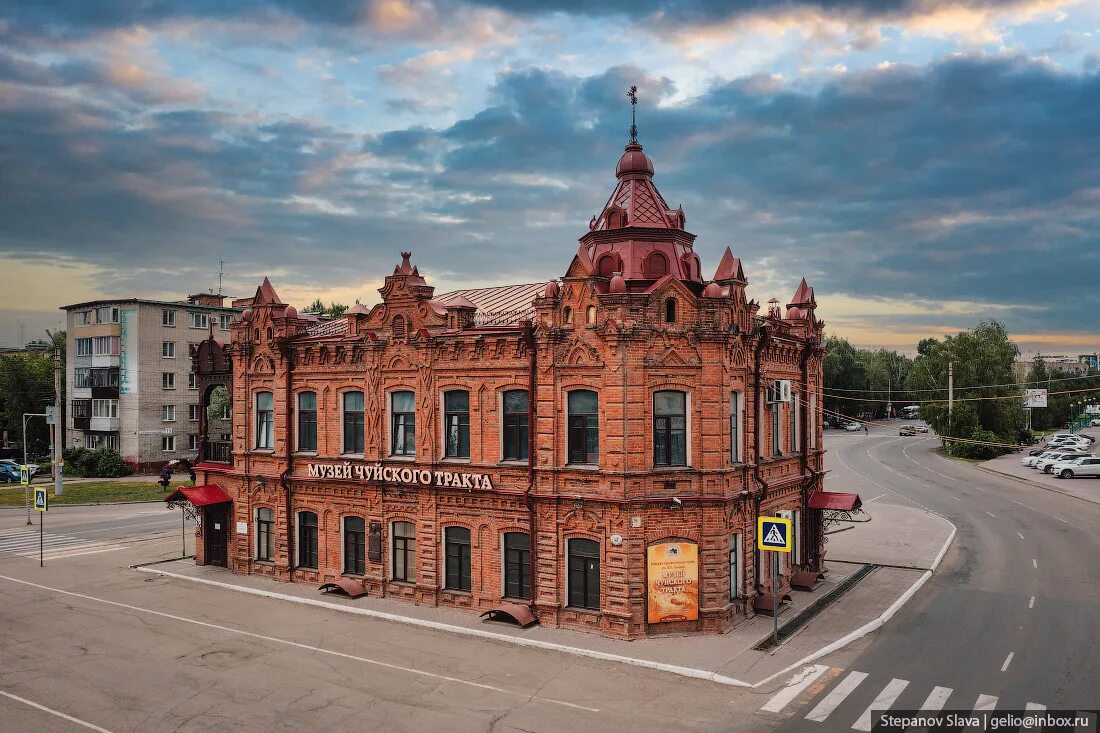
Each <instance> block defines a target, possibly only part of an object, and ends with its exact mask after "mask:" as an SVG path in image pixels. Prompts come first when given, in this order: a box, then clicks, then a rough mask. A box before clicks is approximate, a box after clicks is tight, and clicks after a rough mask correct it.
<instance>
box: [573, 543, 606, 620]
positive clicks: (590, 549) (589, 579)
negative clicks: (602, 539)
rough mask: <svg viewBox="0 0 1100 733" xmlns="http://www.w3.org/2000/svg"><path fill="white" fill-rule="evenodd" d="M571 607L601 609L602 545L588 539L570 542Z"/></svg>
mask: <svg viewBox="0 0 1100 733" xmlns="http://www.w3.org/2000/svg"><path fill="white" fill-rule="evenodd" d="M569 605H570V606H573V607H575V608H591V609H595V610H599V608H600V545H599V543H598V542H595V541H593V540H586V539H572V540H569Z"/></svg>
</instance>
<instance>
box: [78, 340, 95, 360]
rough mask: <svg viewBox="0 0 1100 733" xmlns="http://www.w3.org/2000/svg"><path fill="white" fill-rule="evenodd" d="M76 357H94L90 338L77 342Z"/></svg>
mask: <svg viewBox="0 0 1100 733" xmlns="http://www.w3.org/2000/svg"><path fill="white" fill-rule="evenodd" d="M76 355H77V356H91V355H92V340H91V339H90V338H83V339H77V340H76Z"/></svg>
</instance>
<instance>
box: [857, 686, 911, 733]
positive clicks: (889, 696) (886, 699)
mask: <svg viewBox="0 0 1100 733" xmlns="http://www.w3.org/2000/svg"><path fill="white" fill-rule="evenodd" d="M908 685H909V680H899V679H898V678H896V677H895V678H894V679H892V680H890V684H888V685H886V687H884V688H882V692H880V693H879V694H878V697H876V698H875V700H874V702H872V703H871V704H870V705H868V706H867V709H866V710H864V711H863V715H861V716H859V720H857V721H856V722H855V725H853V726H852V727H853V728H855V729H856V730H863V731H869V730H871V711H873V710H879V711H883V712H885V711H886V710H889V709H890V708H891V707H892V706H893V704H894V702H896V701H897V699H898V697H899V696H900V695H901V693H902V691H903V690H905V688H906V687H907V686H908Z"/></svg>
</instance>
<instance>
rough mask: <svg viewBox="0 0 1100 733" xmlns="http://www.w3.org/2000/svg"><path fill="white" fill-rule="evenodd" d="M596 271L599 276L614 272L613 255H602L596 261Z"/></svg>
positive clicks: (607, 275)
mask: <svg viewBox="0 0 1100 733" xmlns="http://www.w3.org/2000/svg"><path fill="white" fill-rule="evenodd" d="M596 272H597V273H598V274H599V276H600V277H611V276H612V275H613V274H615V257H614V256H613V255H609V254H608V255H603V256H602V257H600V259H599V261H598V262H597V263H596Z"/></svg>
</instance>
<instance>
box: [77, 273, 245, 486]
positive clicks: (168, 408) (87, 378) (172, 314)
mask: <svg viewBox="0 0 1100 733" xmlns="http://www.w3.org/2000/svg"><path fill="white" fill-rule="evenodd" d="M224 302H225V298H224V296H221V295H213V294H209V293H203V294H199V295H192V296H189V297H188V298H187V300H183V301H161V300H143V299H140V298H120V299H115V300H97V301H92V302H88V303H76V304H73V305H66V306H62V310H64V311H66V313H67V317H66V333H67V338H68V344H67V347H68V349H67V352H66V353H67V363H66V365H65V380H66V385H67V388H68V392H67V393H66V394H67V395H68V397H69V400H70V403H69V409H68V414H67V416H66V439H65V445H67V446H84V447H86V448H113V449H114V450H117V451H118V452H119V453H121V454H122V456H123V458H125V459H126V460H127V461H128V462H129V463H131V464H132V465H133V466H134V467H135V469H136V470H138V471H154V470H156V469H158V468H159V467H160V466H162V465H163V464H164V463H165V462H166V461H170V460H172V459H173V458H188V459H194V458H195V457H196V455H197V453H198V427H199V409H200V408H199V396H198V390H197V385H196V383H195V377H194V375H193V374H192V372H191V358H190V355H189V346H190V345H192V344H197V343H199V342H201V341H203V340H204V339H206V338H209V337H211V336H212V335H214V334H218V333H227V332H228V331H229V322H230V320H231V319H233V318H234V317H236V315H237V314H238V313H239V312H240V310H241V309H240V308H233V307H227V306H225V305H223V303H224Z"/></svg>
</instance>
